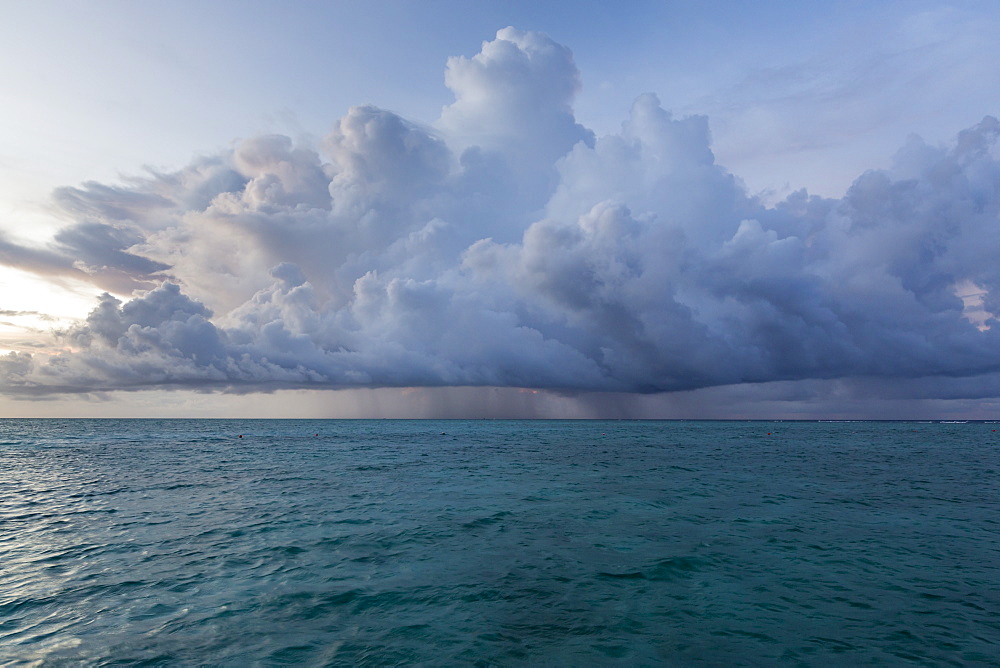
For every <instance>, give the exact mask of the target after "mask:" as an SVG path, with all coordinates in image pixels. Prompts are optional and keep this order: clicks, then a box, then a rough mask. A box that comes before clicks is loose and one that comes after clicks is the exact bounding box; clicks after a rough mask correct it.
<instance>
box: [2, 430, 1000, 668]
mask: <svg viewBox="0 0 1000 668" xmlns="http://www.w3.org/2000/svg"><path fill="white" fill-rule="evenodd" d="M996 428H1000V425H998V424H989V423H968V424H930V423H916V422H912V423H909V422H860V423H859V422H854V423H813V422H780V423H779V422H589V421H579V422H575V421H568V422H560V421H552V422H549V421H442V422H435V421H394V420H380V421H336V420H329V421H309V420H303V421H296V420H287V421H285V420H261V421H246V420H239V421H237V420H232V421H227V420H0V665H4V666H8V665H9V666H22V665H24V666H27V665H43V666H49V665H54V666H60V665H88V666H89V665H97V666H102V665H199V664H205V665H230V666H252V665H258V666H278V665H306V666H313V665H314V666H322V665H372V666H374V665H380V666H381V665H393V664H414V663H423V664H425V665H567V666H576V665H629V666H632V665H649V666H659V665H678V666H687V665H720V666H722V665H769V664H785V665H815V666H826V665H857V664H882V665H970V664H985V665H1000V659H998V657H1000V496H998V492H1000V436H998V434H1000V432H995V431H993V430H994V429H996ZM240 435H242V438H240Z"/></svg>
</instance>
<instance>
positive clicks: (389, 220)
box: [0, 28, 1000, 397]
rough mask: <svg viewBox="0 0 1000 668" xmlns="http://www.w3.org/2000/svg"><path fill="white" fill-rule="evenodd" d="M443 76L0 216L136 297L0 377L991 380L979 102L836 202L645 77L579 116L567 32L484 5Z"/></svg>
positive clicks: (5, 387) (301, 382) (100, 312)
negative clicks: (778, 185)
mask: <svg viewBox="0 0 1000 668" xmlns="http://www.w3.org/2000/svg"><path fill="white" fill-rule="evenodd" d="M446 83H447V85H448V86H449V88H450V89H451V90H452V91H453V93H454V95H455V101H454V103H453V104H451V105H449V106H448V107H446V108H445V109H444V110H443V112H442V114H441V117H440V119H439V120H438V122H437V123H436V124H435V125H434V126H433V127H430V128H428V127H422V126H420V125H418V124H415V123H411V122H409V121H407V120H406V119H404V118H402V117H401V116H399V115H397V114H395V113H392V112H389V111H385V110H383V109H379V108H376V107H373V106H370V105H369V106H359V107H354V108H352V109H351V110H350V111H349V112H348V114H347V115H346V116H344V117H343V118H342V119H340V120H339V121H338V122H337V123H336V124H335V125H334V127H333V129H332V131H331V132H330V133H329V135H327V137H326V138H325V139H324V140H323V141H322V143H321V145H320V146H318V147H308V146H297V145H295V144H294V143H293V142H292V140H291V139H289V138H287V137H284V136H278V135H273V136H263V137H255V138H251V139H246V140H243V141H241V142H239V143H238V144H237V145H236V146H235V147H234V148H233V149H232V150H227V151H224V152H220V153H218V154H215V155H210V156H204V157H201V158H199V159H197V160H196V161H194V162H193V163H192V164H190V165H188V166H187V167H185V168H184V169H181V170H179V171H177V172H173V173H155V174H151V175H149V176H146V177H143V178H137V179H133V180H130V181H128V182H126V183H125V184H124V185H117V186H111V185H104V184H98V183H87V184H84V185H83V186H82V187H79V188H63V189H60V190H59V191H58V192H56V193H55V196H54V202H55V204H56V205H57V206H59V207H60V208H61V211H62V213H63V214H64V215H66V216H67V217H68V218H69V219H70V220H71V221H72V222H71V223H70V224H69V225H68V226H67V227H65V228H64V229H63V230H61V231H60V232H59V233H58V234H57V235H56V236H55V237H54V239H53V240H52V242H51V244H50V245H49V246H48V247H46V248H35V249H32V248H27V247H24V246H21V245H18V244H17V243H15V242H13V241H10V240H7V239H0V262H2V263H3V264H5V265H7V266H13V267H19V268H24V269H27V270H30V271H34V272H36V273H38V274H40V275H51V276H66V275H72V276H74V277H76V278H79V277H83V278H85V279H87V280H90V281H91V282H93V284H95V285H97V286H100V287H102V288H103V289H105V290H109V291H110V292H114V293H116V294H120V295H124V294H134V295H135V296H134V297H133V298H131V299H130V300H127V301H125V300H120V299H118V298H116V297H113V296H111V295H110V294H105V295H104V296H103V297H102V298H101V300H100V302H99V304H98V305H97V306H96V308H95V309H94V310H93V311H92V312H91V314H90V315H89V316H88V317H87V319H86V320H85V321H84V322H81V323H80V324H79V325H77V326H75V327H72V328H70V329H67V330H62V331H59V332H55V333H54V334H53V336H54V337H55V339H56V343H57V345H58V346H59V347H61V352H58V353H56V354H51V355H42V354H37V353H36V354H34V355H32V354H29V353H27V352H12V353H10V354H9V355H7V356H5V357H2V358H0V391H2V392H3V393H6V394H8V395H12V396H23V397H31V396H44V395H51V394H58V393H81V392H107V391H114V390H133V389H134V390H139V389H150V388H193V389H217V390H226V391H230V392H253V391H270V390H275V389H281V388H350V387H413V386H428V387H430V386H433V387H443V386H498V387H527V388H544V389H553V390H559V391H562V392H570V393H572V392H628V393H657V392H671V391H679V390H691V389H696V388H708V387H714V386H723V385H738V384H741V383H765V382H771V381H789V380H792V381H794V380H809V379H813V380H828V379H838V378H855V377H867V378H876V379H885V380H886V381H887V382H888V381H891V382H892V383H893V387H894V388H896V389H895V390H894V391H897V392H898V391H899V389H898V388H899V387H900V386H901V385H903V386H905V385H906V383H907V382H908V379H912V380H913V387H914V388H915V389H914V391H915V392H916V393H918V394H919V395H920V396H921V397H925V396H926V395H927V393H928V382H930V384H931V386H933V384H934V383H933V379H935V378H940V379H943V380H942V383H941V385H942V386H946V385H949V383H950V380H952V379H963V378H968V379H973V378H974V379H975V383H973V384H972V385H968V384H966V385H965V386H963V387H966V388H967V389H965V390H963V391H964V392H966V393H968V392H973V393H974V394H975V393H979V394H980V396H998V395H1000V374H998V372H1000V345H998V344H1000V339H998V337H1000V327H997V326H996V325H997V322H996V320H995V318H994V316H993V314H995V313H998V312H1000V290H998V288H1000V263H998V262H997V258H998V257H1000V255H998V251H1000V235H998V234H997V227H998V222H1000V219H998V214H1000V153H998V148H997V137H998V135H1000V123H998V121H997V120H996V119H995V118H993V117H989V116H987V117H986V118H984V119H983V121H982V122H981V123H979V124H978V125H976V126H974V127H972V128H969V129H967V130H964V131H962V132H960V133H959V134H958V137H957V139H956V141H955V142H954V144H953V145H951V146H948V147H936V146H929V145H926V144H925V143H924V142H922V141H921V140H920V139H919V138H916V137H914V138H911V140H910V141H909V142H908V143H907V144H906V145H905V146H904V147H902V149H901V150H900V151H899V153H898V154H897V155H896V156H895V158H894V161H893V165H892V167H891V168H890V169H887V170H874V171H869V172H866V173H864V174H862V175H861V176H859V177H858V178H857V180H856V181H855V182H854V184H853V185H852V186H851V188H850V189H849V191H848V192H847V194H846V195H845V196H844V197H843V198H841V199H827V198H820V197H815V196H809V195H808V194H807V193H806V192H805V191H799V192H796V193H793V194H792V195H790V196H789V197H788V198H786V199H785V200H784V201H781V202H779V203H777V204H775V205H773V206H768V205H765V204H764V203H763V202H762V201H760V200H759V199H758V198H755V197H753V196H751V195H750V194H749V193H748V192H747V191H746V188H745V187H744V186H743V185H742V183H741V182H740V181H739V179H738V178H736V177H735V176H734V175H732V174H730V173H729V172H727V171H726V170H725V169H724V168H722V167H721V166H719V165H717V164H716V163H715V159H714V156H713V153H712V150H711V142H710V134H709V125H708V119H706V118H704V117H699V116H695V117H688V118H674V117H673V116H672V115H671V114H670V113H669V112H667V111H665V110H664V109H663V108H662V107H661V106H660V103H659V101H658V99H657V98H656V97H655V96H654V95H651V94H647V95H643V96H640V97H639V98H638V99H636V100H635V101H634V103H633V105H632V108H631V112H630V114H629V116H628V118H627V119H626V120H625V122H624V123H623V125H622V130H621V132H620V133H618V134H612V135H607V136H603V137H600V138H597V137H595V136H594V134H593V133H592V132H590V131H589V130H587V129H586V128H584V127H582V126H581V125H580V124H578V123H577V122H576V120H575V118H574V116H573V111H572V102H573V96H574V94H575V93H576V91H577V90H578V87H579V74H578V72H577V70H576V67H575V65H574V63H573V59H572V54H571V53H570V51H569V50H568V49H567V48H565V47H563V46H561V45H559V44H556V43H555V42H553V41H552V40H550V39H549V38H548V37H546V36H545V35H542V34H540V33H532V32H522V31H519V30H516V29H513V28H506V29H504V30H501V31H500V32H499V33H498V34H497V37H496V39H495V40H493V41H490V42H487V43H485V44H484V45H483V49H482V51H481V52H480V53H479V54H477V55H475V56H474V57H472V58H464V57H458V58H452V59H449V61H448V63H447V69H446ZM928 379H930V381H928ZM944 381H949V382H944ZM973 385H974V387H975V389H974V390H972V389H968V388H971V387H972V386H973Z"/></svg>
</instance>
